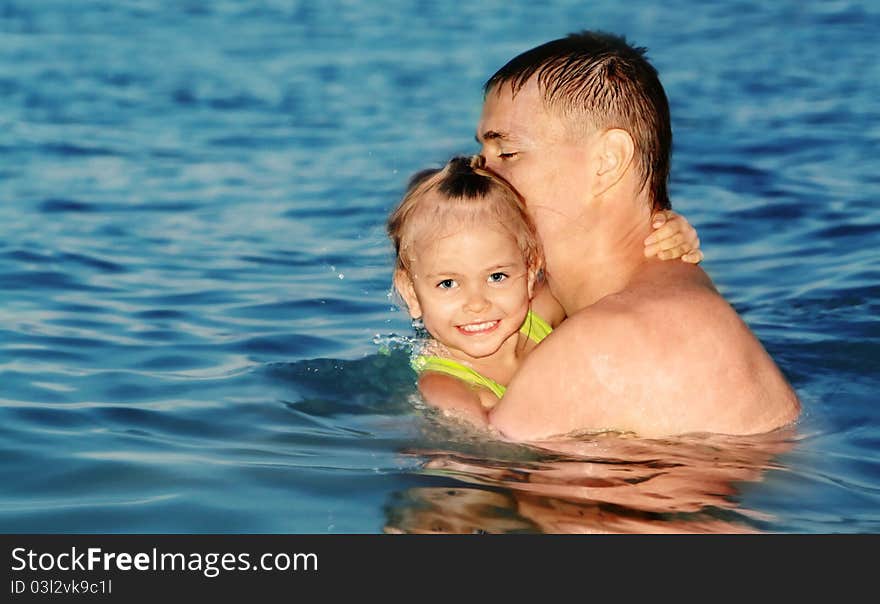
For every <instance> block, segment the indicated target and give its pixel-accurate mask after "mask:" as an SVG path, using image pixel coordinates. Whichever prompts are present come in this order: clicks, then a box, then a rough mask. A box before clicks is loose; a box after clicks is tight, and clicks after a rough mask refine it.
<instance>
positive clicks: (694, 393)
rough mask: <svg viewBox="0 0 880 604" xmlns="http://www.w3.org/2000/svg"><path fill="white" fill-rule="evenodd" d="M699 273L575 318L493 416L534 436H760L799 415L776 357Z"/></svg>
mask: <svg viewBox="0 0 880 604" xmlns="http://www.w3.org/2000/svg"><path fill="white" fill-rule="evenodd" d="M698 271H699V272H693V273H690V274H691V275H694V277H695V278H690V279H687V278H686V279H680V280H678V282H676V283H675V286H674V287H670V286H669V281H668V280H666V279H659V280H658V279H645V280H643V281H639V282H636V283H635V284H634V285H633V287H631V288H628V289H626V290H624V291H622V292H620V293H617V294H614V295H611V296H608V297H606V298H604V299H602V300H600V301H599V302H597V303H595V304H593V305H592V306H590V307H587V308H585V309H583V310H581V311H580V312H578V313H575V314H574V315H573V316H571V317H569V318H568V319H567V320H566V321H565V322H564V323H563V324H562V325H561V326H560V327H559V328H558V329H557V330H555V331H554V332H553V334H551V335H550V336H549V337H548V338H547V339H546V340H545V341H544V342H543V343H542V344H541V345H540V346H538V347H537V349H536V350H535V351H534V352H533V353H532V354H531V355H530V356H529V357H528V358H527V359H526V361H525V363H524V364H523V365H522V367H521V368H520V370H519V372H518V373H517V375H516V376H515V378H514V380H513V381H512V382H511V384H510V387H509V389H508V392H507V394H506V395H505V397H504V401H503V404H502V405H500V406H499V407H498V408H497V409H496V410H495V411H494V412H493V414H492V419H491V421H492V423H493V424H494V425H495V426H496V427H497V428H498V429H499V430H501V431H502V432H503V433H505V434H508V435H510V436H513V437H515V438H526V439H528V438H545V437H549V436H552V435H556V434H564V433H568V432H571V431H579V430H604V429H613V430H625V431H634V432H638V433H640V434H642V435H645V436H648V435H668V434H680V433H685V432H725V433H754V432H764V431H768V430H771V429H773V428H775V427H778V426H780V425H783V424H785V423H787V422H789V421H791V420H792V419H794V418H795V417H796V416H797V412H798V408H799V407H798V403H797V399H796V396H795V395H794V393H793V391H792V390H791V388H790V387H789V386H788V384H787V382H786V381H785V379H784V377H783V376H782V375H781V373H780V372H779V370H778V368H777V367H776V365H775V363H773V361H772V359H770V357H769V355H767V353H766V351H765V350H764V349H763V347H762V346H761V344H760V342H758V340H757V339H756V338H755V337H754V335H753V334H752V333H751V331H750V330H749V329H748V327H747V326H746V325H745V323H744V322H743V321H742V320H741V319H740V318H739V316H738V315H737V314H736V312H735V311H734V310H733V308H732V307H731V306H730V305H729V304H728V303H727V302H726V301H725V300H724V299H723V298H722V297H721V296H720V295H719V294H718V293H717V292H716V291H715V289H714V287H712V286H711V281H709V280H708V278H703V275H704V273H702V271H701V270H699V269H698ZM685 274H686V275H687V274H688V273H685ZM661 276H662V277H667V276H668V275H665V274H664V275H661Z"/></svg>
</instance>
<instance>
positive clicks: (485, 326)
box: [455, 319, 501, 336]
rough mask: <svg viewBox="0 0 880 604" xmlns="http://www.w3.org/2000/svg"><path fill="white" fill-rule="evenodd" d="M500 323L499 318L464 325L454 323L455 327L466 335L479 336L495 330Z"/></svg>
mask: <svg viewBox="0 0 880 604" xmlns="http://www.w3.org/2000/svg"><path fill="white" fill-rule="evenodd" d="M499 325H501V321H500V320H497V319H496V320H494V321H483V322H482V323H468V324H466V325H456V326H455V327H456V329H458V331H460V332H461V333H463V334H464V335H466V336H479V335H483V334H487V333H490V332H493V331H495V330H496V329H497V328H498V326H499Z"/></svg>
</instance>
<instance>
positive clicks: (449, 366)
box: [412, 310, 553, 398]
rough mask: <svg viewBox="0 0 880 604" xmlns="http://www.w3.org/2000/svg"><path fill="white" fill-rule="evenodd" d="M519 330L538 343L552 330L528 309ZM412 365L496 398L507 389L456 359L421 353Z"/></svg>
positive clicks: (418, 370) (414, 367) (420, 370)
mask: <svg viewBox="0 0 880 604" xmlns="http://www.w3.org/2000/svg"><path fill="white" fill-rule="evenodd" d="M519 330H520V332H521V333H523V334H525V335H526V336H528V337H529V339H530V340H532V341H533V342H535V343H538V342H540V341H541V340H543V339H544V338H546V337H547V335H548V334H549V333H550V332H551V331H553V328H552V327H550V325H549V324H548V323H547V321H545V320H544V319H542V318H541V317H539V316H538V315H536V314H535V313H533V312H532V311H531V310H530V311H529V313H528V314H527V315H526V320H525V321H523V324H522V327H520V329H519ZM412 366H413V369H415V370H416V371H417V372H418V373H421V372H423V371H436V372H437V373H445V374H446V375H451V376H452V377H454V378H458V379H460V380H461V381H463V382H465V383H466V384H473V385H474V386H482V387H484V388H488V389H489V390H491V391H492V393H493V394H495V396H497V397H498V398H501V397H502V396H504V392H505V391H506V390H507V389H506V388H505V387H504V386H502V385H501V384H499V383H498V382H496V381H495V380H493V379H491V378H487V377H486V376H484V375H482V374H481V373H478V372H477V371H474V370H473V369H471V368H470V367H467V366H465V365H462V364H461V363H459V362H458V361H453V360H452V359H444V358H443V357H435V356H425V355H422V356H418V357H416V358H415V359H413V362H412Z"/></svg>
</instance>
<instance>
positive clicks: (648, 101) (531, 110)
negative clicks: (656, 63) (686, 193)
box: [477, 32, 672, 210]
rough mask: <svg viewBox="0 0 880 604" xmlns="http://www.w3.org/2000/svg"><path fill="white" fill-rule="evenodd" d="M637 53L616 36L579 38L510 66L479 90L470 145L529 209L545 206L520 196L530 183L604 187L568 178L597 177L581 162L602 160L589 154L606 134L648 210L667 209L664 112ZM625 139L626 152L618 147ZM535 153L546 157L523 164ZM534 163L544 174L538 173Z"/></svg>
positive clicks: (655, 83)
mask: <svg viewBox="0 0 880 604" xmlns="http://www.w3.org/2000/svg"><path fill="white" fill-rule="evenodd" d="M644 52H645V51H644V49H643V48H636V47H633V46H630V45H629V44H627V43H626V41H625V40H624V39H623V38H622V37H618V36H614V35H611V34H606V33H601V32H581V33H578V34H571V35H569V36H568V37H566V38H561V39H559V40H554V41H552V42H548V43H546V44H543V45H541V46H538V47H536V48H533V49H531V50H529V51H526V52H524V53H522V54H521V55H519V56H517V57H515V58H514V59H512V60H511V61H510V62H509V63H507V64H506V65H505V66H504V67H502V68H501V69H500V70H498V72H497V73H496V74H495V75H493V76H492V77H491V78H490V79H489V81H488V82H486V86H485V93H486V102H485V105H484V111H483V118H482V120H481V123H480V126H479V130H478V132H477V138H478V141H479V142H481V143H482V144H483V155H484V156H485V157H486V161H487V164H488V166H489V167H490V168H492V169H494V170H496V171H498V172H499V173H500V174H502V175H503V176H505V177H506V178H507V179H508V180H509V181H510V182H511V183H512V184H513V185H514V186H515V187H517V189H519V190H520V192H521V193H522V194H523V196H524V197H525V198H526V202H527V203H530V204H531V203H532V202H533V201H538V202H545V200H546V197H545V196H541V195H540V194H539V191H537V190H536V191H529V190H526V189H527V188H528V187H527V186H524V185H529V184H532V183H531V182H530V181H531V180H532V179H533V178H532V177H534V180H536V181H538V180H545V181H546V178H547V177H554V176H555V177H557V178H560V177H564V178H565V179H566V181H567V182H566V183H563V184H564V186H566V187H581V188H584V187H587V188H591V189H593V190H594V191H595V190H597V188H601V187H602V186H604V184H607V183H604V184H603V182H598V183H597V182H592V181H589V180H583V178H581V179H579V178H578V175H577V174H575V172H577V171H578V170H580V171H587V170H596V169H602V166H593V165H588V162H591V161H600V162H601V161H604V159H603V158H601V157H600V158H598V159H597V149H596V145H598V144H599V143H604V142H609V141H606V139H604V138H601V137H603V136H605V135H607V134H609V133H611V139H610V143H611V150H612V151H613V152H619V153H621V154H622V155H621V158H622V159H623V160H626V161H627V162H629V163H631V164H632V166H631V168H632V170H633V173H632V174H633V175H634V176H635V177H636V180H635V185H636V186H637V188H638V189H642V188H643V189H644V191H645V192H646V193H647V199H648V200H649V203H650V205H651V208H650V209H652V210H660V209H668V208H669V207H670V206H669V197H668V193H667V189H666V182H667V178H668V174H669V156H670V150H671V145H672V131H671V127H670V120H669V106H668V102H667V99H666V94H665V93H664V91H663V87H662V86H661V84H660V81H659V79H658V77H657V72H656V70H655V69H654V68H653V67H652V66H651V64H650V63H648V61H647V60H646V59H645V57H644ZM615 132H616V134H615ZM624 133H625V135H626V136H628V137H629V139H630V142H629V143H627V142H626V141H625V140H623V138H626V137H623V138H621V136H622V135H623V134H624ZM615 136H617V139H615ZM620 145H623V146H622V147H620ZM590 146H592V147H593V149H592V151H593V153H588V151H590V149H589V148H588V147H590ZM627 146H629V147H631V149H630V150H629V151H628V149H627ZM627 152H629V156H628V157H627ZM538 153H540V154H541V155H543V157H542V158H532V157H528V156H529V155H534V154H538ZM538 159H541V160H543V161H544V162H545V164H546V165H544V166H543V167H541V166H539V165H538V161H537V160H538ZM554 165H555V168H554V167H553V166H554ZM607 167H608V166H606V168H607ZM624 167H626V166H624ZM618 168H620V166H618ZM542 171H543V172H546V174H539V172H542ZM560 172H562V173H563V174H560ZM580 176H584V175H580ZM587 176H592V175H587ZM612 176H613V175H612ZM609 178H610V177H609ZM600 180H601V179H600ZM606 180H607V179H606ZM534 184H536V185H537V184H539V183H537V182H536V183H534ZM590 192H591V191H585V190H578V191H577V194H578V195H580V196H582V197H583V196H585V195H589V193H590ZM550 193H551V194H552V192H550ZM546 202H547V203H549V200H547V201H546Z"/></svg>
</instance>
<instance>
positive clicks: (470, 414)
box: [419, 371, 489, 428]
mask: <svg viewBox="0 0 880 604" xmlns="http://www.w3.org/2000/svg"><path fill="white" fill-rule="evenodd" d="M419 391H420V392H421V393H422V398H423V399H425V401H426V402H427V403H428V404H429V405H431V406H433V407H436V408H438V409H439V410H440V411H442V412H443V413H444V414H445V415H448V416H451V417H454V418H456V419H463V420H465V421H467V422H468V423H470V424H473V425H474V426H477V427H480V428H488V427H489V414H488V410H487V409H486V408H485V407H483V404H482V402H481V401H480V395H479V394H478V393H477V391H476V390H475V389H473V388H471V387H469V386H468V385H467V384H465V383H463V382H462V381H461V380H458V379H456V378H454V377H452V376H449V375H445V374H442V373H436V372H434V371H426V372H424V373H423V374H422V375H421V376H420V377H419Z"/></svg>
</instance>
